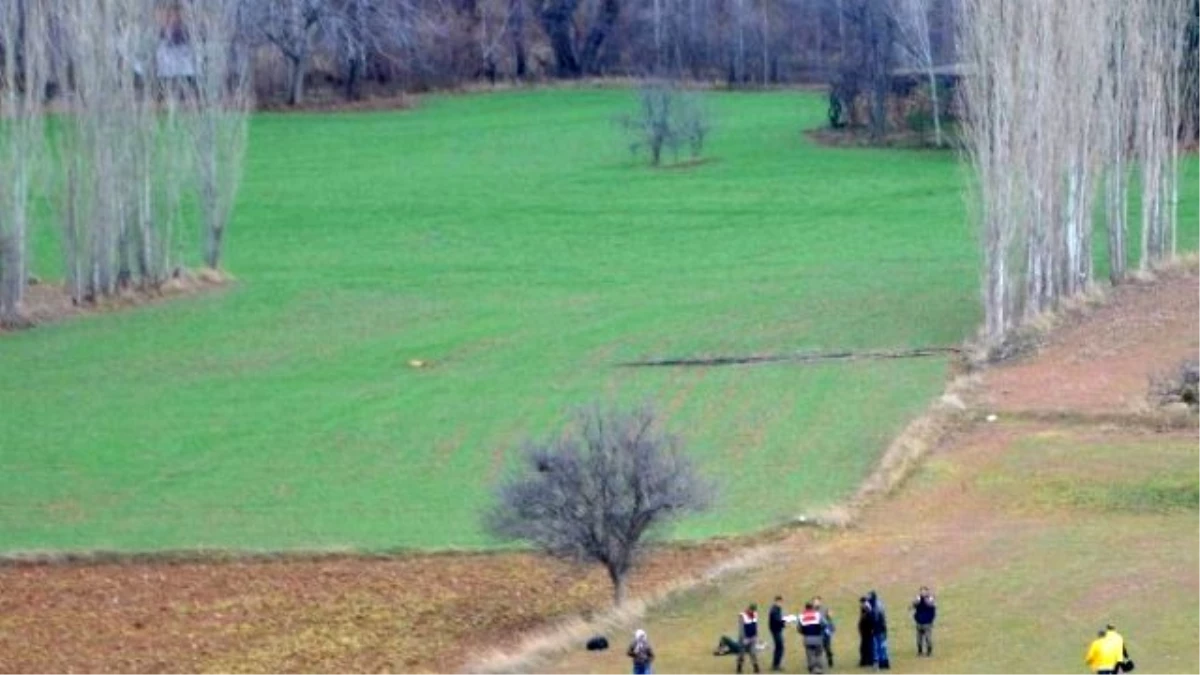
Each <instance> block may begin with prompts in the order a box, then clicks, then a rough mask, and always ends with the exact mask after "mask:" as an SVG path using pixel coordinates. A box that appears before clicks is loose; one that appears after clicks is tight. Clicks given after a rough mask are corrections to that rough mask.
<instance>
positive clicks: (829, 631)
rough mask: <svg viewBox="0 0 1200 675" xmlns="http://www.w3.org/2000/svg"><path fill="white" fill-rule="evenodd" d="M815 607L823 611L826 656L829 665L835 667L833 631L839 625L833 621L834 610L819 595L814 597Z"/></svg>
mask: <svg viewBox="0 0 1200 675" xmlns="http://www.w3.org/2000/svg"><path fill="white" fill-rule="evenodd" d="M813 608H814V609H816V610H817V611H818V612H820V613H821V618H822V619H823V620H824V621H825V658H826V659H827V660H828V661H829V667H830V668H833V633H834V631H836V630H837V625H836V624H834V623H833V612H831V611H829V608H828V607H826V606H825V602H824V601H823V600H821V596H819V595H818V596H817V597H815V598H813Z"/></svg>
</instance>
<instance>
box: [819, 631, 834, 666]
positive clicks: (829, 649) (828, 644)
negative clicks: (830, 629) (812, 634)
mask: <svg viewBox="0 0 1200 675" xmlns="http://www.w3.org/2000/svg"><path fill="white" fill-rule="evenodd" d="M821 639H822V640H823V641H824V646H825V658H826V659H828V660H829V667H830V668H832V667H833V636H832V635H830V634H829V633H826V634H825V636H824V637H823V638H821Z"/></svg>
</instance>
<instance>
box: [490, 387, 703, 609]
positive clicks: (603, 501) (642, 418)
mask: <svg viewBox="0 0 1200 675" xmlns="http://www.w3.org/2000/svg"><path fill="white" fill-rule="evenodd" d="M710 495H711V487H710V486H708V485H707V484H706V483H705V482H704V481H703V480H702V479H701V478H700V477H699V476H698V475H697V473H696V471H695V469H694V468H693V466H692V463H691V461H690V460H689V459H688V458H687V456H686V455H684V454H683V452H682V447H681V444H680V443H679V441H678V440H677V439H676V438H675V437H673V436H670V435H668V434H666V433H664V432H663V431H662V430H660V429H658V428H657V425H656V418H655V415H654V413H653V412H652V411H651V410H650V409H648V408H644V407H643V408H639V409H636V410H634V411H631V412H623V411H618V410H604V409H602V408H600V407H595V408H593V409H590V410H587V411H584V412H581V413H580V414H579V416H578V418H577V420H576V428H575V429H573V430H572V432H571V433H569V434H567V435H565V436H563V437H561V438H552V439H549V440H546V441H542V442H536V443H530V444H529V445H528V446H527V447H526V450H525V453H524V456H523V458H522V462H521V472H520V473H519V474H518V475H516V476H514V477H513V478H512V479H510V480H509V481H507V482H506V483H504V484H503V485H502V486H501V487H500V489H499V493H498V497H497V501H496V504H495V506H494V507H493V509H492V510H491V512H490V513H489V514H488V515H487V518H486V522H487V525H488V529H489V530H490V531H491V532H492V533H494V534H495V535H496V536H498V537H500V538H503V539H512V540H522V541H526V542H529V543H531V544H533V545H535V546H537V547H538V548H540V549H542V550H544V551H546V552H547V553H549V554H551V555H554V556H557V557H561V558H565V559H568V560H574V561H578V562H583V561H589V562H596V563H599V564H601V565H603V566H604V568H605V569H606V570H607V572H608V575H609V579H611V580H612V584H613V600H614V602H615V603H616V604H618V605H619V604H621V602H622V601H623V600H624V598H625V588H626V579H627V577H628V575H629V572H630V570H631V569H632V568H633V567H634V565H635V563H636V561H637V558H638V554H639V552H640V550H641V549H642V547H643V545H644V544H645V540H646V538H647V537H648V536H650V535H653V534H655V533H656V531H659V530H660V529H661V528H662V527H663V526H664V525H666V524H667V523H669V522H670V521H672V520H674V519H676V518H679V517H680V516H682V515H685V514H687V513H691V512H695V511H700V510H702V509H704V508H706V507H707V505H708V503H709V499H710Z"/></svg>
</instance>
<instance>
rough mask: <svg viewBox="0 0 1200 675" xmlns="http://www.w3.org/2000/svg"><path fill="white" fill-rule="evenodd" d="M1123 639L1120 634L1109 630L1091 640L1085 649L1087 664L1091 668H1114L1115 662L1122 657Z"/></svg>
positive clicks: (1109, 669)
mask: <svg viewBox="0 0 1200 675" xmlns="http://www.w3.org/2000/svg"><path fill="white" fill-rule="evenodd" d="M1124 654H1125V639H1124V638H1122V637H1121V634H1120V633H1118V632H1116V631H1113V630H1110V631H1108V632H1107V633H1105V634H1104V637H1098V638H1096V639H1095V640H1092V644H1091V646H1089V647H1088V651H1087V657H1086V660H1087V664H1088V667H1090V668H1091V669H1092V670H1097V671H1098V670H1108V671H1112V670H1115V669H1116V667H1117V663H1118V662H1119V661H1121V660H1122V659H1123V658H1124Z"/></svg>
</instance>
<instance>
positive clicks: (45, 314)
mask: <svg viewBox="0 0 1200 675" xmlns="http://www.w3.org/2000/svg"><path fill="white" fill-rule="evenodd" d="M233 282H234V278H233V277H232V276H231V275H230V274H228V273H226V272H223V271H220V270H211V269H207V268H205V269H201V270H198V271H195V272H189V271H181V272H180V274H178V275H176V276H174V277H172V278H170V279H168V280H167V281H166V282H164V283H163V284H162V285H160V286H157V287H154V288H145V289H142V288H129V289H124V290H122V291H120V292H118V294H117V295H115V296H113V297H110V298H102V299H100V300H98V301H96V302H92V303H85V304H81V305H77V304H75V303H74V302H73V301H72V300H71V294H70V292H69V291H68V290H67V288H66V287H65V286H64V285H62V284H59V283H54V284H48V283H36V284H34V285H32V286H30V287H29V288H28V289H27V291H26V294H25V301H24V303H23V305H24V315H25V318H26V319H27V322H28V323H27V324H26V325H24V326H20V327H18V329H24V328H32V327H34V326H38V325H42V324H47V323H54V322H57V321H64V320H66V319H71V318H74V317H79V316H87V315H91V314H104V313H108V312H116V311H123V310H128V309H132V308H136V307H141V306H143V305H148V304H156V303H159V302H163V301H167V300H173V299H177V298H182V297H186V296H190V295H195V294H198V293H207V292H211V291H214V290H217V289H220V288H224V287H226V286H228V285H230V284H232V283H233ZM11 330H14V329H9V331H11ZM4 332H5V329H4V328H3V327H0V334H3V333H4Z"/></svg>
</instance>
